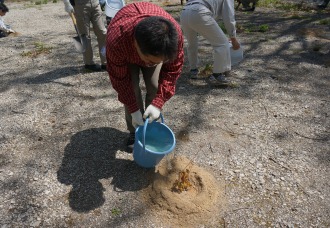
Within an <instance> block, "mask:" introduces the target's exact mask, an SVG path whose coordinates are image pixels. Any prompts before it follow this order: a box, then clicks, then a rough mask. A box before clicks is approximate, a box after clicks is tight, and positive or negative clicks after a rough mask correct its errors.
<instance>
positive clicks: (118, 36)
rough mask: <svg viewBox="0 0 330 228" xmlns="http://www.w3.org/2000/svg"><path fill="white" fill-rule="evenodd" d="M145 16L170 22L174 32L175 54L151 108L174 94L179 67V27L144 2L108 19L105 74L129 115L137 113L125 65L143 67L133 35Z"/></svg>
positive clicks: (161, 78) (164, 73)
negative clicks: (175, 37)
mask: <svg viewBox="0 0 330 228" xmlns="http://www.w3.org/2000/svg"><path fill="white" fill-rule="evenodd" d="M148 16H162V17H164V18H166V19H168V20H170V21H171V22H172V23H173V24H174V25H175V27H176V30H177V32H178V38H179V39H178V53H177V57H176V59H175V60H173V61H172V62H168V63H165V64H164V65H163V66H162V69H161V72H160V77H159V86H158V92H157V94H156V97H155V98H154V100H153V101H152V104H153V105H154V106H156V107H158V108H160V109H161V108H162V107H163V105H164V103H165V102H166V101H167V100H169V99H170V98H171V97H172V96H173V95H174V93H175V84H176V81H177V79H178V78H179V76H180V74H181V70H182V65H183V37H182V32H181V28H180V25H179V24H178V23H177V22H176V21H175V19H174V18H173V17H172V16H171V15H170V14H168V13H167V12H166V11H165V10H163V9H162V8H161V7H159V6H156V5H154V4H152V3H148V2H138V3H132V4H129V5H126V6H125V7H124V8H122V9H121V10H120V11H119V12H118V13H117V14H116V16H115V17H114V18H113V19H112V21H111V23H110V25H109V27H108V34H107V44H106V51H107V53H106V56H107V70H108V73H109V77H110V81H111V84H112V87H113V88H114V89H115V90H116V91H117V93H118V100H119V101H120V102H122V103H123V104H125V105H126V106H127V107H128V110H129V111H130V113H133V112H135V111H137V110H139V108H138V105H137V102H136V98H135V93H134V90H133V86H132V80H131V76H130V74H129V71H128V64H137V65H140V66H144V67H145V66H146V65H145V63H144V62H143V61H142V60H141V59H140V57H139V55H138V54H137V52H136V48H135V47H134V37H133V32H134V28H135V26H136V24H137V23H138V22H139V21H140V20H142V19H143V18H145V17H148Z"/></svg>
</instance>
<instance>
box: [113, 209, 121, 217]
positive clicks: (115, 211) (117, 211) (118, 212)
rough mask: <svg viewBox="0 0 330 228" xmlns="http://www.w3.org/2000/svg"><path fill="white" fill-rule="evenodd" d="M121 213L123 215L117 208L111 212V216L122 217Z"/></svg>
mask: <svg viewBox="0 0 330 228" xmlns="http://www.w3.org/2000/svg"><path fill="white" fill-rule="evenodd" d="M120 213H121V211H120V210H119V209H117V208H113V209H112V210H111V214H112V215H115V216H117V215H120Z"/></svg>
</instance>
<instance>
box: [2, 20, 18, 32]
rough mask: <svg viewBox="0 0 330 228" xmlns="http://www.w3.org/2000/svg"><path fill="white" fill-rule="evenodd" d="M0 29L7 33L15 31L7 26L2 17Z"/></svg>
mask: <svg viewBox="0 0 330 228" xmlns="http://www.w3.org/2000/svg"><path fill="white" fill-rule="evenodd" d="M0 30H1V31H3V32H5V33H7V34H9V33H15V31H14V30H12V29H11V28H10V27H9V26H7V25H6V24H5V22H4V21H3V19H2V18H1V17H0Z"/></svg>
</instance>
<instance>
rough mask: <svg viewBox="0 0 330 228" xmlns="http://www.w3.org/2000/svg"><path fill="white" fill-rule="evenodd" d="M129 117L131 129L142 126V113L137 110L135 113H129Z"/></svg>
mask: <svg viewBox="0 0 330 228" xmlns="http://www.w3.org/2000/svg"><path fill="white" fill-rule="evenodd" d="M131 115H132V124H133V127H135V128H137V127H138V126H142V125H144V122H143V118H142V113H141V111H140V110H137V111H136V112H133V113H131Z"/></svg>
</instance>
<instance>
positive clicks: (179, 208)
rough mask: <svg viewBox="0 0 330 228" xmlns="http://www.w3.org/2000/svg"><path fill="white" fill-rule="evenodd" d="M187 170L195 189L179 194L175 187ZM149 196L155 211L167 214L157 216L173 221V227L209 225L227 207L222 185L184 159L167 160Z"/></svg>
mask: <svg viewBox="0 0 330 228" xmlns="http://www.w3.org/2000/svg"><path fill="white" fill-rule="evenodd" d="M187 170H188V172H189V182H190V184H191V186H190V187H189V188H188V189H187V190H186V191H181V192H180V191H176V190H175V189H174V188H173V186H174V184H175V182H176V181H178V180H179V173H180V172H186V171H187ZM145 193H146V195H145V196H146V197H147V201H148V204H149V205H150V207H152V208H154V209H155V210H154V212H155V213H157V214H162V215H163V216H159V215H158V216H157V217H158V218H160V217H163V218H164V219H165V220H170V221H171V225H173V224H176V225H177V226H184V227H187V226H190V225H193V224H196V222H197V221H198V223H199V224H207V223H209V219H210V218H211V216H212V215H214V214H217V213H218V212H220V211H221V210H222V209H223V207H224V205H225V204H224V202H225V201H224V200H223V195H224V194H223V188H222V187H221V184H220V183H218V181H217V180H216V179H215V178H214V177H213V176H212V175H211V174H210V173H209V172H207V171H206V170H205V169H203V168H201V167H198V166H197V165H196V164H194V163H193V162H192V161H190V160H189V159H187V158H186V157H183V156H178V157H173V158H171V159H169V158H168V159H163V160H162V162H161V163H160V164H159V165H158V166H157V168H156V172H155V175H154V177H153V182H152V185H151V186H150V188H148V189H147V190H146V192H145ZM164 215H166V216H164ZM165 220H164V223H166V222H165Z"/></svg>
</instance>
